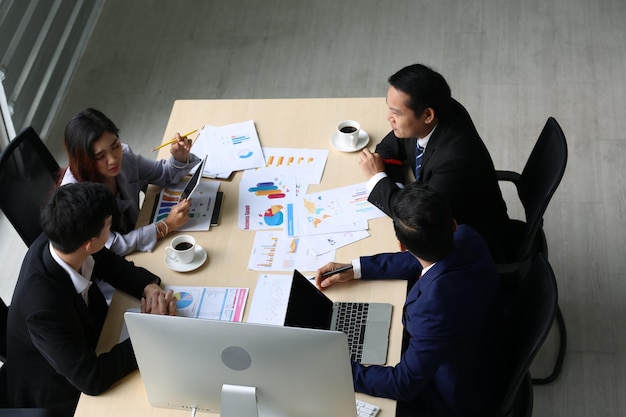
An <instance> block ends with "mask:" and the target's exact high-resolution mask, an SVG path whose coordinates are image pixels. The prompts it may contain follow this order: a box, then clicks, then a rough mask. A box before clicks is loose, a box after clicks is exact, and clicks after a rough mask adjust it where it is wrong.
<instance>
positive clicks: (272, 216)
mask: <svg viewBox="0 0 626 417" xmlns="http://www.w3.org/2000/svg"><path fill="white" fill-rule="evenodd" d="M295 193H296V181H295V178H294V177H292V176H288V175H280V176H275V175H271V174H268V173H264V172H263V171H255V172H254V173H253V174H251V175H246V176H243V177H242V178H241V181H240V182H239V206H238V210H239V213H238V216H237V218H238V225H239V228H240V229H241V230H267V229H283V228H284V227H285V222H286V220H287V214H286V212H287V210H288V209H289V206H291V205H292V202H293V198H294V195H295Z"/></svg>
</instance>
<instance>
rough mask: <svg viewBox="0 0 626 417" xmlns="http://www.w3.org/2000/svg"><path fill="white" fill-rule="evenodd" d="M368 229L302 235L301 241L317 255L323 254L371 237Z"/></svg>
mask: <svg viewBox="0 0 626 417" xmlns="http://www.w3.org/2000/svg"><path fill="white" fill-rule="evenodd" d="M369 236H370V234H369V232H368V231H367V230H356V231H349V232H337V233H325V234H322V235H311V236H302V237H300V242H304V244H305V245H306V246H307V247H308V248H309V249H310V250H311V252H313V253H314V254H316V255H322V254H324V253H328V252H330V251H334V250H335V249H339V248H341V247H343V246H346V245H349V244H351V243H354V242H357V241H359V240H361V239H365V238H366V237H369Z"/></svg>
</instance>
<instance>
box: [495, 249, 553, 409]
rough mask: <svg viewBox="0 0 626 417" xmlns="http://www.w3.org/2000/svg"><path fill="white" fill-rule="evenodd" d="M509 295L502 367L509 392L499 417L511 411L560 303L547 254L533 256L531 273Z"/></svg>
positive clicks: (503, 382) (502, 403)
mask: <svg viewBox="0 0 626 417" xmlns="http://www.w3.org/2000/svg"><path fill="white" fill-rule="evenodd" d="M512 291H514V293H513V294H511V297H510V298H508V300H509V301H508V304H507V315H506V323H505V328H504V336H503V355H502V357H501V358H500V359H501V367H500V370H501V372H502V375H501V379H502V384H500V387H501V388H503V389H504V390H505V391H504V393H503V395H502V397H501V398H503V399H502V401H501V402H500V406H499V411H498V413H497V414H496V415H497V416H506V415H509V414H510V413H511V409H512V408H513V406H514V404H515V399H516V397H517V395H518V392H519V391H520V389H522V388H523V387H522V384H523V383H524V381H525V380H526V379H527V378H528V372H529V368H530V365H531V363H532V361H533V359H534V358H535V355H536V354H537V352H538V350H539V348H540V347H541V345H542V344H543V342H544V341H545V339H546V337H547V336H548V333H549V332H550V328H551V327H552V322H553V321H554V316H555V314H556V309H557V302H558V290H557V285H556V278H555V277H554V272H553V270H552V267H551V266H550V264H549V263H548V260H547V259H546V258H545V256H544V255H543V254H540V253H538V254H535V255H534V256H533V258H532V262H531V266H530V269H529V271H528V274H527V275H526V276H525V277H524V279H523V280H522V281H521V282H520V283H519V286H518V287H517V288H515V289H512Z"/></svg>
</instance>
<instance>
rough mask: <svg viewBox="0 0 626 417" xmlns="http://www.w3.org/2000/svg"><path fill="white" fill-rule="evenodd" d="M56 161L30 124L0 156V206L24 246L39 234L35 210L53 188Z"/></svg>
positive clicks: (40, 205)
mask: <svg viewBox="0 0 626 417" xmlns="http://www.w3.org/2000/svg"><path fill="white" fill-rule="evenodd" d="M58 172H59V164H58V163H57V161H56V160H55V159H54V157H53V156H52V154H51V153H50V151H49V150H48V148H46V145H45V144H44V143H43V142H42V141H41V139H40V138H39V136H38V135H37V133H36V132H35V130H34V129H33V128H32V127H29V128H26V129H25V130H23V131H22V132H21V133H20V134H19V135H17V136H16V137H15V139H13V140H12V141H11V142H9V145H8V146H7V147H6V148H5V149H4V151H3V152H2V155H0V209H2V211H3V212H4V214H5V216H6V217H7V219H9V221H10V222H11V224H12V225H13V227H14V228H15V230H17V233H18V234H19V235H20V237H21V238H22V240H23V241H24V243H26V246H30V244H31V243H32V242H33V241H34V240H35V239H36V238H37V236H39V234H41V226H40V225H39V212H40V210H41V207H42V205H43V204H44V203H45V202H46V200H47V198H48V196H49V194H50V192H51V191H52V190H53V188H54V185H55V182H56V179H57V175H58Z"/></svg>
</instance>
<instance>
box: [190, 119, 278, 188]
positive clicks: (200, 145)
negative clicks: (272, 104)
mask: <svg viewBox="0 0 626 417" xmlns="http://www.w3.org/2000/svg"><path fill="white" fill-rule="evenodd" d="M191 152H193V153H194V154H196V155H197V156H199V157H200V158H203V157H204V156H205V155H206V156H207V163H206V166H205V168H204V173H203V175H204V176H207V177H220V178H223V177H224V175H226V174H229V175H230V173H231V172H232V171H240V170H244V169H250V168H259V167H263V166H264V165H265V158H264V156H263V150H262V149H261V142H260V141H259V136H258V135H257V131H256V128H255V127H254V122H253V121H252V120H248V121H245V122H240V123H233V124H229V125H224V126H210V125H206V126H204V128H203V129H202V130H201V131H200V135H199V136H198V138H197V139H196V140H195V141H194V143H193V145H192V146H191ZM226 176H228V175H226Z"/></svg>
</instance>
